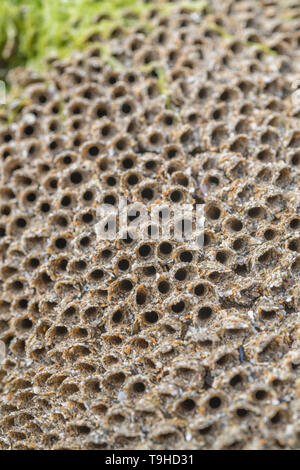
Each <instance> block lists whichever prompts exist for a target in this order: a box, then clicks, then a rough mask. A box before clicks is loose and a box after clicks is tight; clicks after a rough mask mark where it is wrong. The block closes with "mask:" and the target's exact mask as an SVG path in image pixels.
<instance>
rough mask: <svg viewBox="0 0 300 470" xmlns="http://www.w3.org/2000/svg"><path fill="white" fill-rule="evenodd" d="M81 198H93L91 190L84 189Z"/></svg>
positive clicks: (87, 199)
mask: <svg viewBox="0 0 300 470" xmlns="http://www.w3.org/2000/svg"><path fill="white" fill-rule="evenodd" d="M83 199H84V200H85V201H91V200H92V199H93V193H92V191H85V193H84V194H83Z"/></svg>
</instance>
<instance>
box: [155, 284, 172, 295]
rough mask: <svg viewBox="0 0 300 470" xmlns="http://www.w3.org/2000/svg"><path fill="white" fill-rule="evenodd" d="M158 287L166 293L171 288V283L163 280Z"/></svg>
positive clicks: (161, 291)
mask: <svg viewBox="0 0 300 470" xmlns="http://www.w3.org/2000/svg"><path fill="white" fill-rule="evenodd" d="M157 288H158V290H159V292H160V293H161V294H166V293H167V292H169V290H170V284H169V283H168V282H167V281H161V282H160V283H159V284H158V286H157Z"/></svg>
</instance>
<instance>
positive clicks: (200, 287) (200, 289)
mask: <svg viewBox="0 0 300 470" xmlns="http://www.w3.org/2000/svg"><path fill="white" fill-rule="evenodd" d="M205 290H206V289H205V286H204V285H203V284H198V285H197V286H196V287H195V289H194V292H195V294H196V295H198V296H199V297H202V296H203V295H204V294H205Z"/></svg>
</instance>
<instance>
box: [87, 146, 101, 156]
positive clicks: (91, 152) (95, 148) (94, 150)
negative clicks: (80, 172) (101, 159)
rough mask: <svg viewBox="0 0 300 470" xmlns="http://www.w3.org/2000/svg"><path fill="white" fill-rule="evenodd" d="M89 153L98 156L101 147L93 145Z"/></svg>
mask: <svg viewBox="0 0 300 470" xmlns="http://www.w3.org/2000/svg"><path fill="white" fill-rule="evenodd" d="M89 154H90V156H91V157H97V156H98V155H99V148H98V147H96V146H95V145H93V146H92V147H90V148H89Z"/></svg>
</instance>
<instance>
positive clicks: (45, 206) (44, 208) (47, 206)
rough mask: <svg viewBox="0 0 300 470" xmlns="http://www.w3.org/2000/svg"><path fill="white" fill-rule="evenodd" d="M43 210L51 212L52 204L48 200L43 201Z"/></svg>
mask: <svg viewBox="0 0 300 470" xmlns="http://www.w3.org/2000/svg"><path fill="white" fill-rule="evenodd" d="M41 211H42V212H49V211H50V204H48V202H43V204H42V205H41Z"/></svg>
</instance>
